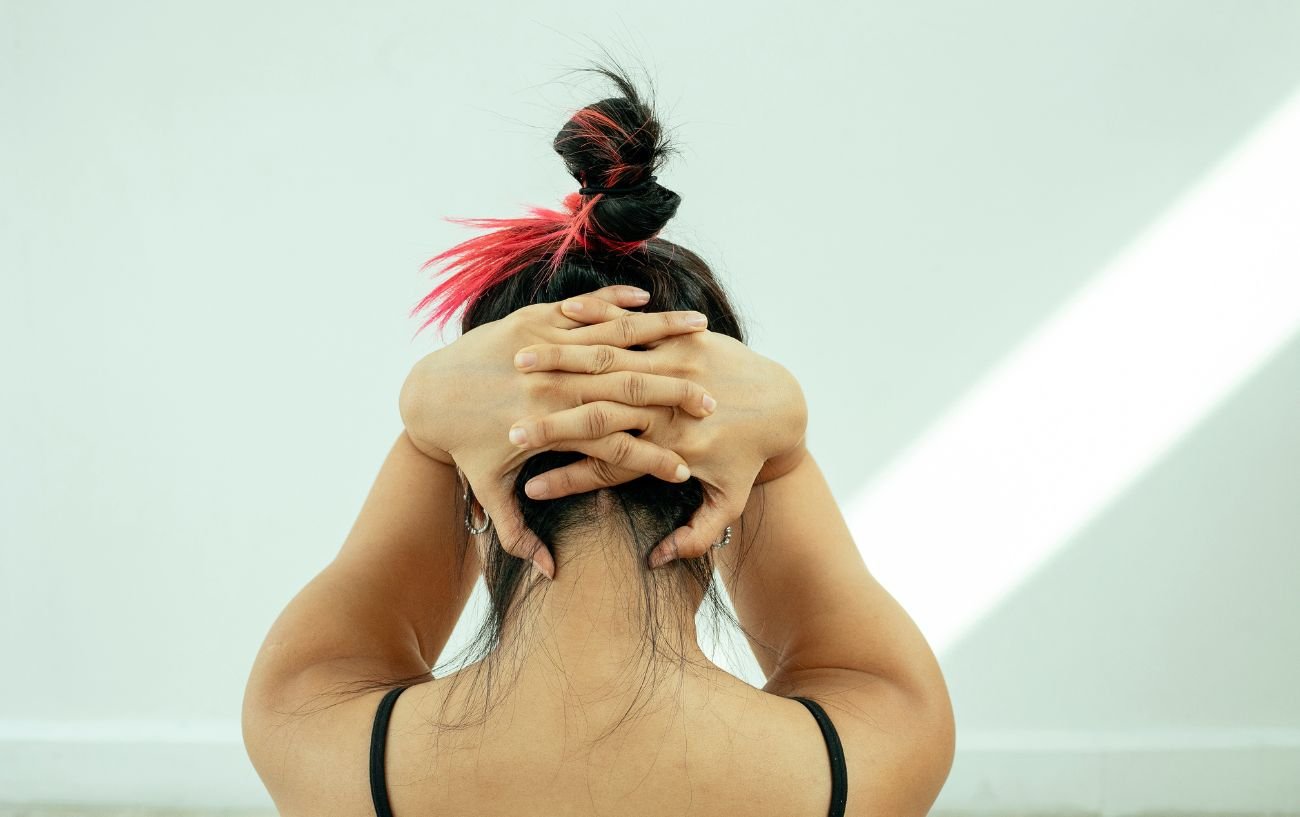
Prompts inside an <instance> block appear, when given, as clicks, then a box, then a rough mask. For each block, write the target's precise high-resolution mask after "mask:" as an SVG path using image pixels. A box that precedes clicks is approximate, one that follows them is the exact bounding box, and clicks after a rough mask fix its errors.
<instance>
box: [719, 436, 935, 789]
mask: <svg viewBox="0 0 1300 817" xmlns="http://www.w3.org/2000/svg"><path fill="white" fill-rule="evenodd" d="M736 533H737V534H738V536H739V542H738V545H737V546H735V547H732V548H724V549H722V550H720V551H718V553H719V554H720V557H719V560H718V563H719V570H720V572H721V574H722V577H723V581H724V583H725V584H726V586H727V590H728V593H729V594H730V596H731V598H732V601H733V603H734V604H735V606H736V612H737V614H738V616H739V618H740V620H741V623H742V624H743V625H744V626H745V628H746V629H747V630H749V631H750V632H751V633H753V635H754V636H756V638H757V639H760V640H762V641H765V642H768V643H769V644H770V645H771V646H772V648H771V649H769V648H767V647H764V646H762V645H760V644H759V643H757V641H751V646H752V647H753V649H754V654H755V657H756V658H757V659H758V661H759V665H760V666H761V667H762V669H763V672H764V674H765V675H766V676H767V684H766V685H765V686H764V690H765V691H767V692H771V693H773V694H776V695H782V696H786V697H789V696H793V695H804V696H807V697H810V698H814V699H815V700H817V701H818V702H820V703H822V704H824V705H826V706H827V707H828V708H831V709H834V710H835V711H834V712H833V714H832V718H833V719H834V720H835V722H836V724H837V726H839V727H840V731H841V733H842V737H843V738H844V740H845V744H846V752H847V754H848V755H849V761H850V762H851V763H852V764H853V765H852V766H851V772H850V778H851V779H852V778H855V777H856V779H857V780H858V783H860V784H864V785H868V786H874V787H873V788H871V789H870V791H871V792H872V794H873V795H874V796H877V797H881V796H885V795H884V792H886V791H892V792H893V795H892V796H893V797H895V798H896V800H895V805H896V808H897V809H898V810H897V811H895V812H892V813H899V814H903V813H917V814H924V813H925V811H926V810H927V809H928V808H929V806H930V804H931V803H932V802H933V799H934V797H935V796H937V794H938V791H939V789H940V788H941V787H942V785H943V782H944V780H945V779H946V778H947V775H948V771H949V768H950V766H951V763H952V754H953V750H954V741H955V727H954V722H953V713H952V704H951V701H950V699H949V696H948V689H947V685H946V684H945V682H944V679H943V674H942V672H941V670H940V668H939V663H938V661H937V659H936V658H935V655H934V653H933V651H931V649H930V646H929V644H928V643H927V642H926V640H925V637H924V636H923V635H922V634H921V631H920V630H919V629H918V628H917V626H916V624H915V622H913V621H912V619H911V617H910V616H908V614H907V612H906V611H905V610H904V609H903V608H902V606H901V605H899V603H898V602H897V601H896V600H895V599H894V598H893V597H892V596H890V595H889V593H888V592H887V591H886V590H885V589H884V588H883V587H882V586H881V585H880V584H879V582H877V581H876V580H875V578H874V577H873V576H872V575H871V573H870V572H869V571H868V570H867V567H866V564H865V563H864V562H863V560H862V555H861V553H860V552H859V551H858V548H857V546H856V545H855V544H854V542H853V537H852V535H851V534H850V532H849V529H848V525H847V524H846V523H845V521H844V516H843V514H842V513H841V512H840V509H839V507H838V506H837V505H836V503H835V500H834V497H833V496H832V495H831V492H830V488H829V486H828V485H827V484H826V480H825V477H824V476H823V475H822V472H821V469H819V468H818V467H817V463H816V462H815V461H814V460H813V457H812V455H811V454H809V453H805V455H804V456H803V458H802V459H801V460H800V461H799V462H798V464H797V465H795V466H794V467H793V469H792V470H789V471H788V472H786V473H784V474H783V475H781V476H778V477H776V478H775V479H772V480H771V481H768V482H765V483H763V484H762V485H756V486H755V487H754V489H753V492H752V493H751V495H750V500H749V504H748V506H747V507H746V509H745V512H744V515H743V516H742V518H741V523H740V525H738V526H737V527H736ZM738 563H739V570H737V565H738ZM854 769H857V770H858V773H857V774H856V775H855V774H854V773H853V770H854ZM877 802H879V801H877Z"/></svg>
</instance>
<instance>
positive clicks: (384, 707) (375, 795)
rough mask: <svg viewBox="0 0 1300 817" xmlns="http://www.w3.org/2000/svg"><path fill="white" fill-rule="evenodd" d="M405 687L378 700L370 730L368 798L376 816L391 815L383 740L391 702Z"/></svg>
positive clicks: (385, 737)
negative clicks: (385, 775) (372, 804)
mask: <svg viewBox="0 0 1300 817" xmlns="http://www.w3.org/2000/svg"><path fill="white" fill-rule="evenodd" d="M406 689H407V687H395V688H393V689H390V690H388V694H386V695H384V697H383V699H382V700H381V701H380V702H379V709H378V710H376V711H375V725H374V728H373V729H371V730H370V799H371V800H372V801H374V804H375V814H376V815H377V817H393V810H392V808H391V807H390V806H389V805H388V781H387V780H386V779H385V778H384V742H385V740H386V739H387V737H388V719H389V718H390V717H391V716H392V714H393V704H395V703H397V696H398V695H401V694H402V692H403V691H405V690H406Z"/></svg>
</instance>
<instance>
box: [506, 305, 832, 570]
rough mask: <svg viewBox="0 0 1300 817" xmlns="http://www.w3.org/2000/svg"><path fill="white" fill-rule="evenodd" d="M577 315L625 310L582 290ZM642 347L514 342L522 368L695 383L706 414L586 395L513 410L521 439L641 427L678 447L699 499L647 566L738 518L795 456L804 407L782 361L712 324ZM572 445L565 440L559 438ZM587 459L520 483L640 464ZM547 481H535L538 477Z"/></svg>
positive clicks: (549, 488) (612, 478)
mask: <svg viewBox="0 0 1300 817" xmlns="http://www.w3.org/2000/svg"><path fill="white" fill-rule="evenodd" d="M572 300H577V301H581V302H582V303H583V306H584V308H583V310H582V315H583V318H582V320H584V321H588V320H600V321H607V320H612V319H614V318H616V317H618V316H619V315H620V314H622V313H625V312H626V310H623V309H621V308H620V307H618V306H616V305H614V304H611V303H609V302H608V301H604V300H601V299H599V298H593V297H590V296H581V297H578V298H576V299H572ZM643 345H644V346H645V347H646V348H645V350H643V351H634V350H629V349H624V348H618V347H614V346H585V345H577V344H552V343H537V344H533V345H530V346H525V347H522V348H521V349H519V352H521V353H524V352H531V353H532V354H534V355H535V356H536V362H535V363H534V364H532V365H531V366H521V367H517V368H519V369H520V371H524V372H546V371H553V372H554V371H563V372H580V373H589V374H599V373H602V372H610V371H628V372H647V373H652V374H656V375H667V376H669V377H674V378H681V379H682V380H685V381H690V382H693V383H697V384H699V385H700V386H701V387H703V389H704V390H705V392H707V393H708V394H709V395H711V396H713V397H714V399H715V400H716V408H715V409H714V411H713V413H711V414H709V415H708V416H707V417H692V416H690V415H687V414H685V413H683V412H680V411H676V410H674V409H672V408H665V407H662V406H629V405H611V404H609V403H606V404H604V405H602V404H599V403H595V404H584V405H580V406H578V407H576V408H570V409H565V410H563V411H557V412H554V413H552V414H547V415H543V416H532V417H525V418H521V419H520V420H519V421H517V422H516V423H515V427H517V428H523V429H525V431H526V433H527V440H528V442H527V443H526V444H525V445H524V446H523V447H524V448H533V447H543V446H551V445H553V444H556V443H559V444H566V443H565V441H578V440H584V439H590V438H593V437H600V436H603V435H606V434H608V433H610V431H611V430H614V429H626V428H633V427H636V428H640V429H642V433H641V435H640V437H639V439H642V440H646V441H649V442H652V443H654V444H656V445H659V446H662V447H663V448H666V449H669V450H671V451H673V452H675V453H676V454H678V455H679V456H681V457H682V458H683V459H684V460H685V461H686V463H687V465H689V466H690V470H691V475H692V476H694V477H697V478H699V479H700V481H701V482H703V483H704V488H705V491H704V503H703V504H702V505H701V506H700V508H699V510H697V511H696V513H695V514H694V515H693V516H692V517H691V520H690V522H689V523H688V524H687V525H685V526H683V527H681V528H678V529H677V530H675V531H673V532H672V533H671V534H669V536H668V537H666V538H665V539H664V540H663V541H662V542H660V543H659V545H657V546H656V547H655V549H654V551H653V552H652V553H651V556H650V566H651V567H658V566H660V565H661V564H664V563H666V562H668V561H671V560H672V559H674V558H682V559H689V558H695V557H698V556H701V555H703V554H704V553H705V552H706V551H707V550H708V549H709V547H710V546H711V545H712V543H713V542H715V541H717V540H718V539H720V538H721V537H722V535H723V531H724V529H725V528H726V527H727V526H728V525H729V524H731V523H732V522H734V521H735V520H737V519H739V518H740V515H741V513H742V512H743V511H744V509H745V505H746V504H747V503H748V501H749V493H750V489H751V488H752V487H753V486H754V484H755V483H756V482H763V481H766V480H770V479H775V478H776V477H778V476H780V475H782V474H784V473H786V472H788V471H790V470H792V469H793V468H794V466H795V465H797V464H798V463H799V461H800V460H801V459H802V458H803V455H804V453H805V450H804V434H805V430H806V428H807V422H808V409H807V405H806V403H805V402H804V397H803V391H802V390H801V389H800V387H799V383H798V381H797V380H795V378H794V376H793V375H792V374H791V373H790V372H789V371H788V370H787V369H785V367H783V366H781V365H780V364H779V363H776V362H775V361H773V360H770V359H768V358H766V357H763V356H762V355H760V354H758V353H757V352H754V351H753V350H752V349H750V348H749V347H748V346H746V345H745V344H743V343H741V342H740V341H738V340H736V339H735V338H732V337H729V336H727V335H722V334H718V333H715V332H707V331H706V332H696V333H691V334H685V335H676V336H673V337H668V338H664V339H662V340H657V341H653V342H649V343H645V344H643ZM567 445H572V442H569V443H567ZM625 470H626V469H619V468H618V467H616V466H610V465H609V464H608V463H606V462H601V461H598V460H595V459H592V458H588V459H585V460H581V461H579V462H576V463H573V464H572V465H568V466H564V467H563V468H556V469H553V470H550V471H547V472H545V473H544V474H540V475H538V476H536V477H534V478H533V479H532V480H530V481H529V483H528V484H527V485H526V486H525V490H526V491H527V493H528V495H529V496H531V497H533V498H535V499H553V498H556V497H560V496H568V495H570V494H576V493H583V492H585V491H590V490H594V489H596V488H600V487H604V486H607V485H611V484H616V483H618V482H621V481H626V480H628V479H631V478H633V477H635V476H639V474H638V473H635V472H632V471H626V473H625V472H624V471H625ZM541 483H544V485H545V487H544V488H542V489H541V490H535V489H536V488H537V487H538V485H539V484H541Z"/></svg>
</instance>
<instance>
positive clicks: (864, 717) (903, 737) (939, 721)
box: [767, 668, 955, 817]
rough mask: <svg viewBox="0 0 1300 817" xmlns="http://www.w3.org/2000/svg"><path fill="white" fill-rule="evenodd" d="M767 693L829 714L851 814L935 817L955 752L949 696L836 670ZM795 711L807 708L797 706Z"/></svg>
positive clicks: (813, 672) (811, 673) (795, 679)
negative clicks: (808, 703) (932, 813)
mask: <svg viewBox="0 0 1300 817" xmlns="http://www.w3.org/2000/svg"><path fill="white" fill-rule="evenodd" d="M767 691H769V692H771V693H773V694H776V695H779V696H780V697H787V698H791V699H793V698H795V697H802V698H807V699H809V700H812V701H814V702H816V703H817V704H818V705H820V707H821V708H822V709H823V710H824V711H825V713H826V716H827V717H828V719H829V720H830V721H831V724H832V725H833V727H834V730H835V733H836V734H837V735H838V737H839V740H840V743H841V746H842V747H843V751H844V760H845V766H846V768H847V774H848V810H847V814H849V815H853V814H876V813H882V814H895V815H900V817H905V815H917V816H918V817H923V815H926V814H928V813H929V811H930V808H931V806H932V805H933V804H934V800H935V798H937V797H938V795H939V791H940V789H942V788H943V784H944V782H945V781H946V780H947V778H948V772H949V771H950V769H951V768H952V760H953V752H954V748H955V728H954V725H953V718H952V709H951V704H950V703H949V701H948V698H947V696H946V695H944V696H935V695H929V694H926V695H923V694H919V693H917V692H915V691H913V690H911V689H909V688H907V687H906V686H904V685H901V684H897V683H895V682H893V681H890V680H887V679H885V678H882V677H880V676H876V675H871V674H869V673H863V672H858V671H855V670H841V669H832V668H828V669H818V670H808V671H806V672H804V673H801V674H799V675H798V676H795V677H793V678H791V679H789V680H787V681H785V682H783V683H781V684H780V685H779V686H777V687H776V688H773V689H768V690H767ZM790 705H791V706H794V707H798V708H800V709H802V708H803V704H801V703H799V702H798V701H795V700H791V701H790ZM804 716H805V717H809V718H810V719H811V716H809V715H808V714H807V713H805V715H804Z"/></svg>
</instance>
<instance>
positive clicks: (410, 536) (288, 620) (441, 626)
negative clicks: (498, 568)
mask: <svg viewBox="0 0 1300 817" xmlns="http://www.w3.org/2000/svg"><path fill="white" fill-rule="evenodd" d="M455 490H456V475H455V469H454V468H452V467H451V466H447V465H444V464H443V463H439V462H436V461H434V460H431V459H429V458H428V457H426V456H425V455H424V454H422V453H420V452H419V451H418V450H416V449H415V448H414V446H413V445H411V443H410V441H409V440H408V439H407V438H406V435H405V433H403V434H401V435H400V437H399V439H398V441H397V444H395V445H394V447H393V449H392V451H390V453H389V455H388V458H387V459H386V460H385V462H384V464H383V466H382V468H381V469H380V472H379V475H378V476H377V477H376V479H375V483H374V487H373V488H372V489H371V491H370V494H369V496H368V497H367V498H366V502H365V505H364V506H363V508H362V510H361V513H360V514H359V516H358V518H357V521H356V523H355V525H354V526H353V528H352V531H351V532H350V533H349V535H348V537H347V540H346V542H345V543H344V545H343V547H342V549H341V550H340V552H339V554H338V555H337V556H336V558H335V559H334V560H333V561H332V562H331V563H330V564H329V565H327V566H326V567H325V569H324V570H322V571H321V572H320V573H319V574H318V575H316V576H315V577H314V578H312V579H311V581H309V582H308V583H307V585H306V586H305V587H303V588H302V590H300V591H299V592H298V594H297V595H296V596H294V598H293V599H292V600H291V601H290V602H289V604H288V605H287V606H286V607H285V609H284V610H283V611H282V612H281V613H280V615H279V617H278V618H277V619H276V620H275V623H274V624H272V626H271V628H270V631H269V632H268V634H267V636H266V639H265V640H264V642H263V643H262V646H261V649H260V650H259V651H258V654H257V657H256V658H255V659H254V662H253V666H252V669H251V671H250V673H249V678H248V683H247V686H246V688H245V691H244V701H243V717H242V722H243V732H244V743H245V747H246V749H247V751H248V754H249V757H250V759H252V761H253V764H254V766H255V767H256V768H257V770H258V773H259V774H260V775H262V778H263V780H264V782H266V784H267V788H268V789H269V790H271V793H272V797H277V788H276V787H278V790H279V792H280V795H279V796H280V797H287V796H290V795H289V794H288V793H289V792H292V791H296V790H297V789H298V788H300V787H301V786H304V785H306V786H308V787H309V788H310V786H311V785H313V783H314V782H320V783H321V785H330V778H329V777H328V776H327V777H325V778H320V777H319V776H320V775H321V774H322V773H323V770H328V769H330V768H332V764H333V765H337V763H335V762H333V761H331V760H330V758H332V757H333V755H332V754H331V752H339V751H343V747H354V741H355V740H356V736H355V735H354V731H355V729H356V728H361V729H364V728H367V727H366V725H365V723H364V721H365V717H364V716H362V715H360V714H357V715H350V714H345V713H352V712H353V708H354V707H356V706H357V703H358V702H365V701H366V700H367V699H368V698H369V697H370V695H369V694H367V695H361V696H358V695H356V694H351V695H349V694H348V693H349V692H350V691H352V692H354V691H355V690H356V689H358V688H359V686H361V685H363V684H364V682H366V681H367V680H377V681H384V680H389V679H398V678H401V679H416V678H419V677H421V676H428V675H429V673H430V668H431V666H432V665H433V663H434V662H435V661H436V660H437V657H438V655H439V654H440V653H441V652H442V649H443V647H444V646H445V644H446V642H447V639H448V637H449V636H450V634H451V631H452V629H453V628H454V627H455V624H456V620H457V619H458V618H459V617H460V614H461V612H462V610H463V609H464V606H465V602H466V600H467V599H468V597H469V594H470V592H471V591H472V589H473V585H474V581H475V580H476V579H477V577H478V569H479V568H478V560H477V556H476V555H475V552H474V550H473V549H472V548H468V549H465V550H464V551H462V549H461V545H463V544H464V543H463V539H458V538H457V537H463V535H464V527H463V525H462V524H461V522H460V519H459V518H458V517H457V515H456V507H455ZM462 552H463V553H464V559H463V561H462V559H461V556H462ZM361 709H362V710H364V709H365V706H364V705H363V706H362V707H361ZM371 715H373V712H371ZM340 718H342V719H340ZM349 718H350V720H349ZM331 741H332V742H333V743H332V744H331ZM351 750H352V749H351V748H349V749H347V751H351ZM342 757H344V758H346V757H347V755H346V754H344V755H342ZM338 762H342V761H338ZM277 805H281V803H280V800H279V798H278V797H277Z"/></svg>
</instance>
